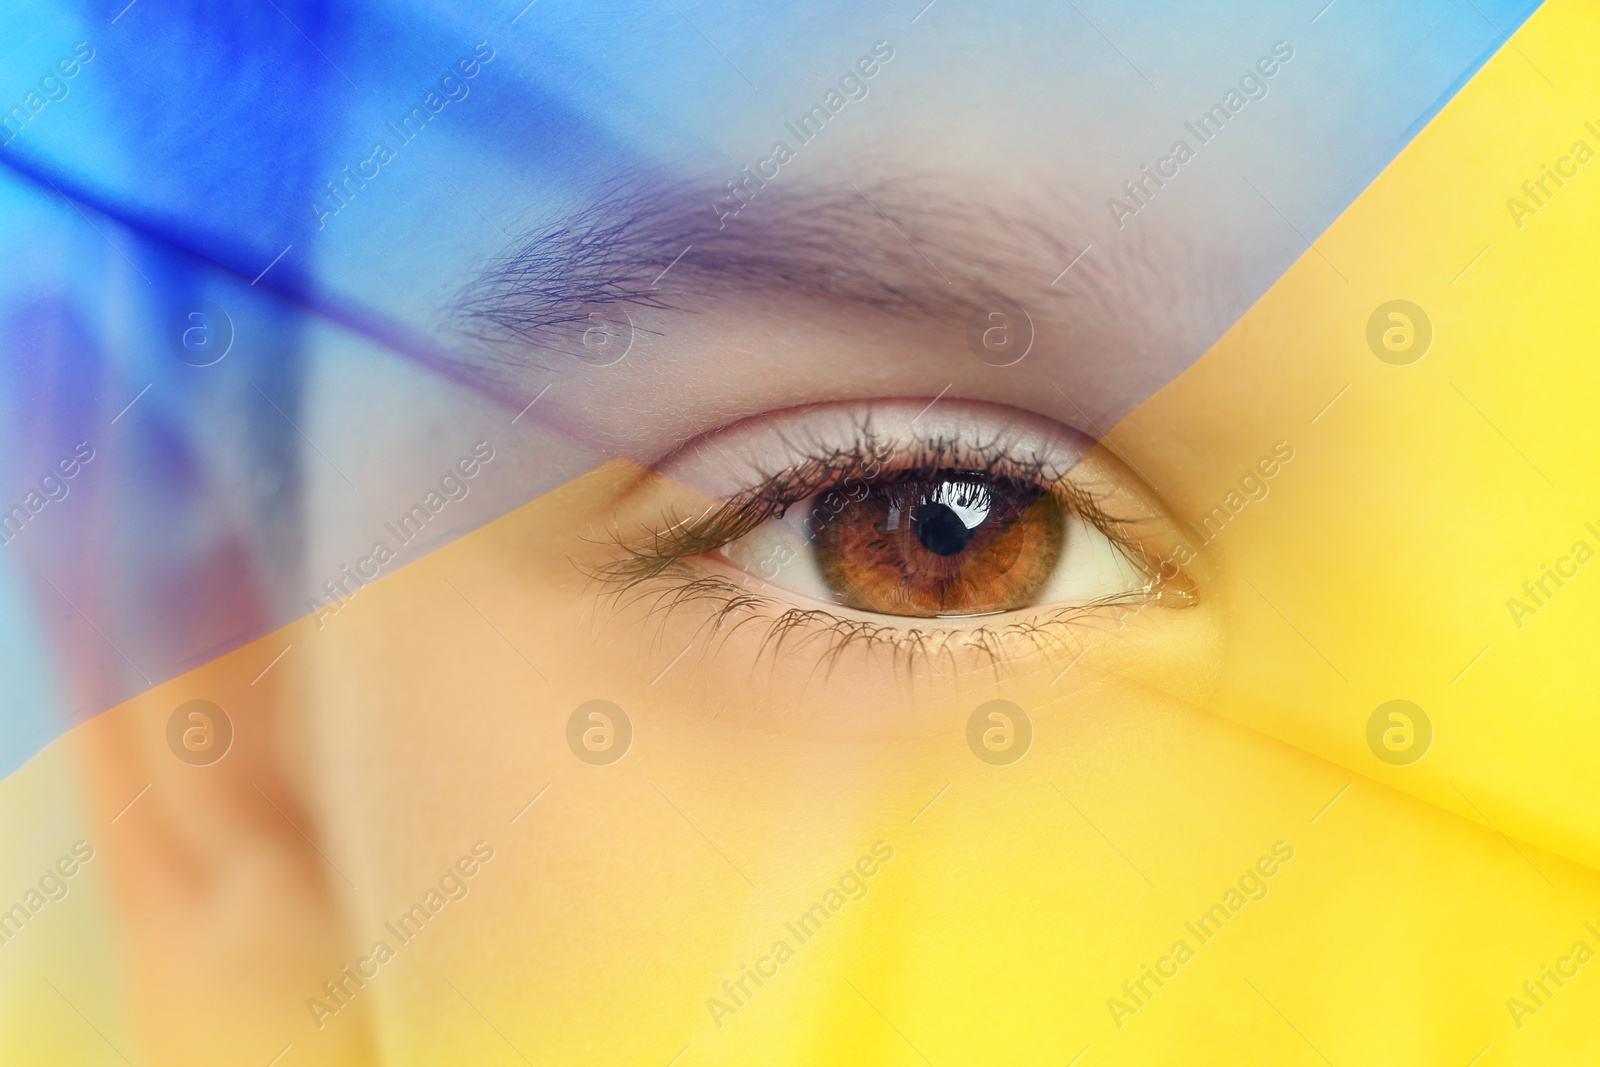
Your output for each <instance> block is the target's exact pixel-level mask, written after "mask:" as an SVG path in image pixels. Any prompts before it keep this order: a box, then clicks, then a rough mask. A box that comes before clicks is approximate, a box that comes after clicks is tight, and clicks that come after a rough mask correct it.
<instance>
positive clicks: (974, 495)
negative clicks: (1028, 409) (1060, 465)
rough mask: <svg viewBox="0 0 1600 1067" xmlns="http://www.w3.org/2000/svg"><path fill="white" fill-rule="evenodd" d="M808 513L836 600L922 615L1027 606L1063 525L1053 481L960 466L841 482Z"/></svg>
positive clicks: (1049, 567) (1049, 565)
mask: <svg viewBox="0 0 1600 1067" xmlns="http://www.w3.org/2000/svg"><path fill="white" fill-rule="evenodd" d="M852 488H853V490H854V491H851V490H852ZM810 520H811V521H810V523H809V527H810V529H811V531H812V532H813V535H814V538H815V545H816V554H817V562H818V564H819V565H820V566H821V569H822V576H823V578H824V580H825V581H826V582H827V583H828V587H829V589H830V590H831V591H832V592H833V594H834V595H835V596H837V597H838V598H839V602H840V603H842V604H844V605H846V606H848V607H852V608H858V609H860V610H862V611H873V612H878V613H881V614H888V615H918V616H924V617H931V616H935V615H986V614H990V613H992V612H997V611H1009V610H1012V609H1015V608H1021V607H1026V606H1027V605H1028V604H1030V603H1032V602H1033V598H1034V597H1035V596H1036V595H1037V594H1038V592H1039V590H1040V589H1041V588H1042V587H1043V586H1044V583H1045V582H1046V581H1048V580H1049V578H1050V575H1051V574H1052V573H1053V572H1054V571H1055V567H1056V561H1057V559H1059V558H1060V555H1061V546H1062V541H1063V535H1064V531H1065V529H1066V523H1065V519H1064V516H1063V514H1062V508H1061V505H1060V503H1059V502H1058V501H1057V500H1056V498H1055V497H1054V496H1053V495H1052V494H1051V493H1050V492H1049V491H1048V490H1046V489H1041V488H1040V487H1039V486H1037V485H1031V484H1028V483H1025V482H1020V481H1016V480H1014V479H1011V478H1006V477H1001V476H997V475H988V474H983V473H980V472H976V471H960V470H942V471H931V472H930V471H911V472H906V473H904V474H899V475H895V476H891V477H888V478H883V479H879V480H876V481H874V482H871V483H865V482H860V481H855V480H852V481H851V482H849V483H841V484H840V485H839V486H836V487H834V488H833V489H832V490H830V491H829V492H826V493H823V494H822V495H821V496H820V497H818V498H817V503H816V505H815V506H814V507H813V509H812V513H811V516H810Z"/></svg>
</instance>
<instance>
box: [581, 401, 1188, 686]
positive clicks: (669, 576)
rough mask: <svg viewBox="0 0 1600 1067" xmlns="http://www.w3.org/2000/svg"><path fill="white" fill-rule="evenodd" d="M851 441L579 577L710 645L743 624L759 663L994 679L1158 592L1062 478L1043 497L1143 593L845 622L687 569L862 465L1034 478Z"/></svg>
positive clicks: (941, 452)
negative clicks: (813, 654) (685, 613)
mask: <svg viewBox="0 0 1600 1067" xmlns="http://www.w3.org/2000/svg"><path fill="white" fill-rule="evenodd" d="M859 432H860V437H859V439H858V443H857V445H856V446H855V447H853V448H851V449H849V450H847V451H837V450H828V451H826V452H825V453H824V452H823V450H820V449H813V450H812V451H813V452H814V453H820V454H816V455H814V458H811V459H808V460H805V461H804V462H802V463H800V464H798V465H796V466H794V467H791V468H788V469H786V470H783V471H779V472H776V473H774V474H770V475H768V476H766V477H765V478H763V479H762V481H761V484H759V485H757V486H756V487H754V488H752V489H750V490H747V491H745V492H743V493H740V494H738V495H737V496H735V497H734V499H732V500H730V501H728V502H727V503H724V504H722V505H720V506H718V505H713V507H712V508H711V509H710V510H709V511H708V512H707V513H705V514H703V515H701V516H699V517H698V518H694V519H690V518H687V517H684V518H678V519H676V521H669V519H670V518H671V517H670V516H663V519H662V522H661V524H660V525H659V526H658V527H656V528H655V529H653V530H648V531H646V532H645V533H644V535H643V536H640V537H636V538H633V539H631V540H629V539H624V538H622V537H621V536H620V535H618V536H616V537H614V538H612V539H611V541H610V542H609V543H610V544H611V546H612V548H613V549H614V550H615V551H617V552H619V553H620V556H619V557H618V558H614V559H612V560H610V561H608V562H606V563H603V564H601V565H599V566H597V567H592V568H590V569H588V571H587V573H588V576H589V578H590V579H591V581H594V582H595V583H597V584H598V585H600V586H602V587H603V588H605V589H607V590H609V592H610V593H611V595H612V598H613V600H614V602H615V603H616V604H617V605H618V606H619V607H620V606H622V605H623V603H624V602H625V601H632V602H635V603H637V602H641V601H643V602H647V603H648V606H647V616H648V617H651V618H662V619H664V618H665V617H666V616H669V615H673V614H676V613H678V612H680V611H681V610H682V609H685V608H689V607H691V606H700V607H703V608H709V609H710V614H709V615H708V616H707V618H706V619H705V622H704V629H705V630H707V631H709V633H710V634H711V635H712V636H713V637H719V636H720V637H721V638H723V639H726V638H727V637H729V636H731V635H732V634H734V633H736V632H737V631H739V630H740V629H742V628H744V627H747V626H750V625H757V624H764V625H765V626H766V627H767V632H766V633H765V634H764V635H763V637H762V639H761V641H760V645H759V649H760V651H759V654H758V658H759V656H764V655H768V654H771V655H773V656H776V655H777V654H778V653H779V652H780V651H782V650H783V649H784V648H786V647H790V648H792V647H796V643H798V645H799V646H805V645H813V644H820V645H821V646H822V647H821V657H820V659H821V662H822V663H825V664H827V665H829V666H830V667H831V666H832V664H834V663H836V662H837V661H838V659H839V657H840V656H841V655H842V654H843V653H844V652H845V651H847V650H850V649H856V648H859V649H862V650H865V651H869V652H870V651H886V652H888V653H889V654H891V655H892V657H893V658H894V659H895V660H896V661H897V663H903V664H905V665H907V666H909V665H911V664H913V663H915V662H916V661H918V660H919V659H924V658H929V657H932V658H935V659H937V658H944V657H948V658H950V659H951V660H952V661H953V660H954V658H955V655H956V653H957V652H967V653H975V654H977V655H978V656H980V657H981V658H983V659H987V660H988V661H989V662H990V664H991V665H992V666H993V667H994V668H995V669H997V670H998V668H999V666H1000V665H1001V663H1002V662H1003V661H1004V660H1005V658H1006V653H1007V650H1008V649H1012V648H1014V647H1015V646H1016V645H1017V644H1018V643H1019V642H1020V643H1022V644H1024V645H1026V646H1028V647H1031V648H1033V649H1035V650H1037V651H1040V652H1045V651H1049V650H1052V649H1068V650H1069V651H1070V650H1071V642H1069V640H1068V637H1069V634H1071V633H1073V632H1076V631H1077V630H1078V629H1079V627H1080V626H1081V624H1083V623H1085V622H1087V621H1088V620H1090V619H1093V618H1097V617H1102V616H1103V615H1104V613H1105V611H1106V609H1108V608H1112V607H1117V606H1121V605H1126V604H1149V603H1152V602H1157V601H1159V600H1161V599H1162V597H1163V596H1164V595H1165V594H1166V593H1167V592H1168V591H1169V590H1168V589H1161V588H1159V587H1161V586H1162V585H1163V580H1162V577H1161V575H1160V573H1159V572H1158V571H1157V570H1156V569H1154V568H1152V567H1151V565H1150V559H1149V556H1148V554H1147V552H1146V551H1145V549H1144V546H1143V545H1142V543H1141V542H1140V541H1138V540H1137V539H1135V538H1134V537H1133V536H1131V534H1130V531H1131V530H1132V529H1133V528H1134V527H1135V526H1137V525H1138V523H1137V522H1136V521H1135V520H1130V519H1121V518H1117V517H1115V516H1112V515H1109V514H1107V513H1106V512H1105V511H1104V510H1103V509H1102V508H1101V507H1100V506H1099V504H1098V502H1097V501H1096V499H1095V497H1094V495H1093V494H1092V493H1090V492H1089V491H1087V490H1086V489H1084V488H1083V487H1081V486H1078V485H1075V484H1072V483H1070V482H1068V481H1067V480H1066V479H1065V478H1064V477H1063V478H1058V479H1056V480H1055V482H1054V483H1053V484H1052V485H1051V486H1050V492H1052V493H1053V494H1055V495H1056V496H1057V497H1058V498H1059V499H1060V501H1061V504H1062V506H1063V508H1064V509H1065V510H1067V511H1068V512H1069V513H1071V514H1074V515H1077V516H1079V517H1081V518H1082V519H1083V520H1084V521H1086V522H1088V523H1089V524H1090V525H1091V526H1093V527H1094V528H1095V529H1096V530H1098V531H1099V532H1100V533H1101V534H1103V535H1104V536H1105V537H1106V538H1107V539H1108V540H1110V541H1111V542H1112V544H1113V545H1115V546H1116V547H1117V549H1118V550H1119V551H1121V552H1122V553H1123V554H1124V556H1125V557H1126V558H1127V559H1128V560H1129V561H1130V562H1131V563H1133V565H1134V566H1135V567H1137V568H1138V569H1139V570H1140V571H1141V572H1142V573H1143V574H1144V575H1145V579H1146V584H1145V587H1144V589H1143V590H1140V591H1137V592H1130V593H1125V594H1119V595H1116V596H1112V597H1106V598H1102V599H1101V600H1099V601H1093V602H1089V603H1080V604H1073V605H1069V606H1064V607H1058V608H1053V609H1052V608H1049V607H1045V608H1038V609H1032V608H1030V609H1024V610H1025V612H1026V616H1027V617H1025V618H1017V619H1013V620H1012V621H1008V622H986V623H982V624H979V625H977V626H970V627H966V628H962V627H959V626H956V625H939V626H932V627H926V628H924V627H915V626H907V625H896V624H893V623H878V622H872V621H869V620H864V619H856V618H851V617H849V616H845V615H838V614H835V613H833V612H831V611H828V610H826V609H824V608H820V607H818V608H799V607H793V606H789V605H784V604H782V603H781V602H780V601H778V600H776V599H774V598H773V597H770V596H767V595H763V594H761V593H757V592H753V591H751V590H750V589H749V588H748V587H746V586H742V585H740V584H738V583H737V582H736V581H734V580H733V579H731V578H728V577H725V576H723V575H720V574H718V573H716V572H714V571H708V570H705V569H704V568H701V567H698V566H695V565H694V564H693V563H691V562H690V560H692V559H693V558H695V557H697V556H702V555H705V554H707V553H710V552H713V551H716V550H717V549H720V548H723V547H725V546H727V545H729V544H731V543H733V542H734V541H737V540H738V539H740V538H742V537H744V536H745V535H747V534H749V533H750V532H752V531H753V530H755V529H756V528H758V527H759V526H761V524H762V523H764V522H766V521H768V520H769V519H774V518H779V517H781V516H782V514H783V512H784V510H785V509H786V508H788V507H792V506H794V505H796V504H800V503H804V502H805V501H807V500H809V499H811V498H813V497H815V496H817V495H818V494H819V493H821V492H823V491H824V490H826V489H828V488H830V487H832V486H835V485H838V484H840V483H842V482H844V481H846V480H848V479H849V478H851V477H857V478H860V477H861V476H862V474H861V472H863V471H866V470H871V469H873V467H876V468H877V470H878V471H879V472H882V473H888V472H890V471H892V470H893V469H921V468H922V467H924V466H926V465H929V464H932V465H935V466H950V465H959V466H962V467H964V468H966V469H975V470H978V471H980V472H982V473H985V474H1005V475H1007V476H1009V477H1015V478H1019V479H1021V480H1026V479H1028V478H1032V479H1034V480H1043V477H1042V476H1043V473H1044V463H1043V462H1042V461H1041V460H1039V459H1037V458H1032V457H1024V458H1021V459H1018V458H1016V457H1013V456H1011V455H1009V454H1008V452H1007V449H1006V447H1005V446H1004V445H1003V444H1002V443H1001V442H1000V441H998V440H995V441H993V442H990V443H987V444H983V445H973V444H971V443H970V442H969V443H962V442H956V441H938V440H934V441H924V442H916V443H913V444H912V445H911V446H910V447H909V448H908V447H901V448H899V449H898V450H896V449H894V448H891V447H888V446H886V445H885V444H884V443H883V442H881V441H879V440H878V439H877V438H876V436H875V435H874V434H873V433H872V430H871V428H870V426H868V425H866V424H863V425H861V426H860V427H859ZM889 456H893V460H892V463H893V466H892V467H891V468H890V471H886V470H885V459H886V457H889ZM878 476H879V475H878V474H873V475H871V476H870V477H872V478H876V477H878ZM758 580H759V579H758ZM1170 592H1171V593H1172V594H1173V596H1174V598H1175V600H1177V602H1179V603H1182V602H1183V600H1184V598H1189V599H1190V600H1191V601H1192V593H1190V592H1188V591H1186V590H1184V589H1183V588H1182V586H1181V584H1180V585H1177V586H1174V587H1171V588H1170ZM1012 614H1013V615H1021V614H1023V612H1015V613H1012ZM696 639H697V640H698V639H699V638H698V637H697V638H696Z"/></svg>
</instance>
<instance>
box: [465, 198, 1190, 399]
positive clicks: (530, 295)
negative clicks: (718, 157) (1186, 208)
mask: <svg viewBox="0 0 1600 1067" xmlns="http://www.w3.org/2000/svg"><path fill="white" fill-rule="evenodd" d="M710 190H711V186H710V184H709V183H707V184H705V185H700V186H694V185H689V184H679V185H672V186H666V187H662V188H654V189H652V188H641V187H638V186H623V185H614V186H611V187H608V188H606V189H605V190H603V191H602V192H601V193H600V194H599V195H597V196H594V197H592V198H590V199H589V200H588V201H586V202H585V203H584V204H582V206H580V207H578V208H577V209H576V210H574V211H572V212H571V213H570V214H568V215H566V216H565V217H562V218H560V219H559V220H557V221H555V222H553V223H551V224H548V225H546V226H544V227H543V228H540V229H538V230H536V231H534V232H532V233H530V234H528V235H526V236H525V237H523V238H522V239H520V240H519V242H518V244H517V245H516V247H515V248H514V249H513V250H512V251H511V252H509V253H507V254H506V255H504V256H502V257H500V258H499V259H497V260H495V261H493V262H491V263H490V264H489V266H488V267H487V269H486V270H485V271H484V272H483V273H482V274H481V275H480V276H479V277H477V278H476V279H474V280H473V281H472V282H470V283H469V284H468V286H467V287H466V288H465V289H464V291H463V292H462V293H461V295H460V297H459V299H458V300H457V301H456V303H455V305H454V307H453V312H452V316H451V318H452V320H453V322H452V325H453V326H454V328H455V329H456V331H457V332H458V333H459V334H461V335H462V336H464V337H465V338H468V339H470V340H472V341H475V342H479V346H478V347H479V351H478V352H477V353H476V354H474V355H469V356H468V357H467V358H468V359H469V360H470V362H471V363H473V364H474V365H475V366H476V368H477V369H478V370H480V371H489V370H491V369H492V367H491V366H490V365H491V364H495V363H507V364H510V365H517V364H522V363H527V362H529V361H530V357H531V356H532V353H531V352H530V351H529V350H530V349H534V350H544V351H553V352H571V351H573V345H574V342H575V340H576V337H575V335H576V334H577V333H579V332H581V330H582V329H584V328H587V327H589V326H590V325H592V321H591V319H590V314H591V313H593V312H595V311H600V310H603V309H606V308H643V309H652V310H655V311H660V312H693V311H694V310H695V309H696V308H697V306H699V305H701V304H703V303H704V302H705V301H706V300H707V299H708V298H711V297H716V296H721V295H730V296H743V295H750V294H754V293H763V294H770V293H786V294H790V295H803V296H808V297H812V298H820V299H823V300H829V301H840V302H848V303H851V304H855V305H859V306H865V307H868V308H871V309H874V310H876V311H879V312H882V313H885V314H890V315H900V316H916V317H921V318H925V319H926V318H945V319H951V320H959V321H965V320H966V319H967V317H968V316H969V315H971V314H972V313H973V312H974V310H975V309H977V308H979V307H980V306H981V305H983V304H985V303H987V302H992V301H994V300H996V299H1008V300H1015V301H1016V302H1018V303H1021V304H1022V305H1023V306H1024V307H1027V306H1028V305H1029V303H1030V302H1033V303H1035V304H1036V305H1037V304H1038V303H1040V302H1043V301H1045V300H1048V302H1049V305H1050V306H1049V309H1048V311H1049V313H1050V314H1056V315H1066V316H1068V317H1070V318H1071V319H1072V320H1073V321H1074V323H1075V325H1076V326H1077V327H1080V328H1082V329H1084V330H1088V331H1094V330H1096V329H1103V328H1109V327H1112V326H1114V325H1115V324H1116V322H1117V321H1118V314H1119V312H1121V311H1123V310H1126V309H1125V307H1124V305H1128V304H1130V302H1133V301H1137V302H1138V303H1139V306H1140V307H1142V308H1144V309H1149V308H1152V307H1155V308H1162V309H1171V308H1173V307H1176V306H1178V301H1179V298H1180V297H1187V298H1188V300H1192V299H1194V296H1195V294H1194V293H1180V292H1179V291H1178V290H1180V289H1187V288H1191V287H1192V285H1193V281H1192V276H1191V277H1187V278H1184V279H1183V280H1182V281H1181V282H1175V281H1174V277H1175V274H1178V273H1181V272H1175V271H1174V270H1173V269H1172V266H1171V260H1172V258H1173V257H1171V256H1161V255H1155V254H1152V250H1151V248H1150V247H1149V245H1148V244H1147V243H1146V242H1144V241H1141V240H1139V239H1137V238H1133V237H1131V236H1129V237H1124V238H1122V239H1120V240H1119V241H1118V242H1116V243H1115V244H1114V245H1113V246H1112V247H1110V248H1107V249H1100V248H1096V249H1093V250H1092V251H1089V250H1087V249H1086V244H1087V241H1086V238H1085V237H1084V235H1085V234H1086V233H1087V232H1088V231H1089V227H1088V226H1087V225H1086V224H1085V223H1084V219H1085V217H1086V216H1085V212H1084V210H1083V209H1082V208H1081V207H1079V206H1078V205H1075V204H1073V203H1071V202H1069V201H1066V200H1056V201H1047V202H1043V203H1034V204H1031V205H1029V204H1021V203H1016V202H1006V201H1004V200H1003V199H1001V198H1000V194H998V193H989V194H988V195H989V199H983V200H975V199H973V198H971V197H970V195H968V196H966V197H962V196H957V195H955V194H953V193H952V192H951V190H950V188H949V187H948V186H947V185H939V184H936V183H935V182H933V181H932V180H930V179H926V178H924V179H914V178H900V179H896V180H893V181H889V180H882V181H878V182H874V183H871V184H863V185H858V184H856V183H853V182H850V181H848V180H845V181H841V182H839V183H838V184H829V185H823V184H795V185H793V186H784V187H782V188H779V189H764V190H761V191H760V192H759V194H758V195H755V196H753V197H752V198H751V199H750V201H749V202H748V203H746V204H745V205H744V207H743V208H742V209H741V210H740V212H739V213H738V214H737V215H734V216H731V217H726V218H723V219H720V220H719V215H726V210H725V208H724V209H719V208H718V207H716V206H715V205H716V204H717V203H718V201H719V200H720V201H722V202H724V203H725V202H726V201H727V199H728V198H727V195H726V194H723V195H721V196H720V197H719V196H715V195H713V194H712V192H711V191H710ZM1086 251H1087V253H1088V254H1086ZM1069 268H1070V269H1069ZM1040 294H1047V295H1040ZM1030 297H1031V298H1032V299H1031V301H1030ZM1185 302H1187V301H1185ZM1144 313H1148V310H1146V311H1145V312H1144ZM1030 314H1032V312H1030Z"/></svg>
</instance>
